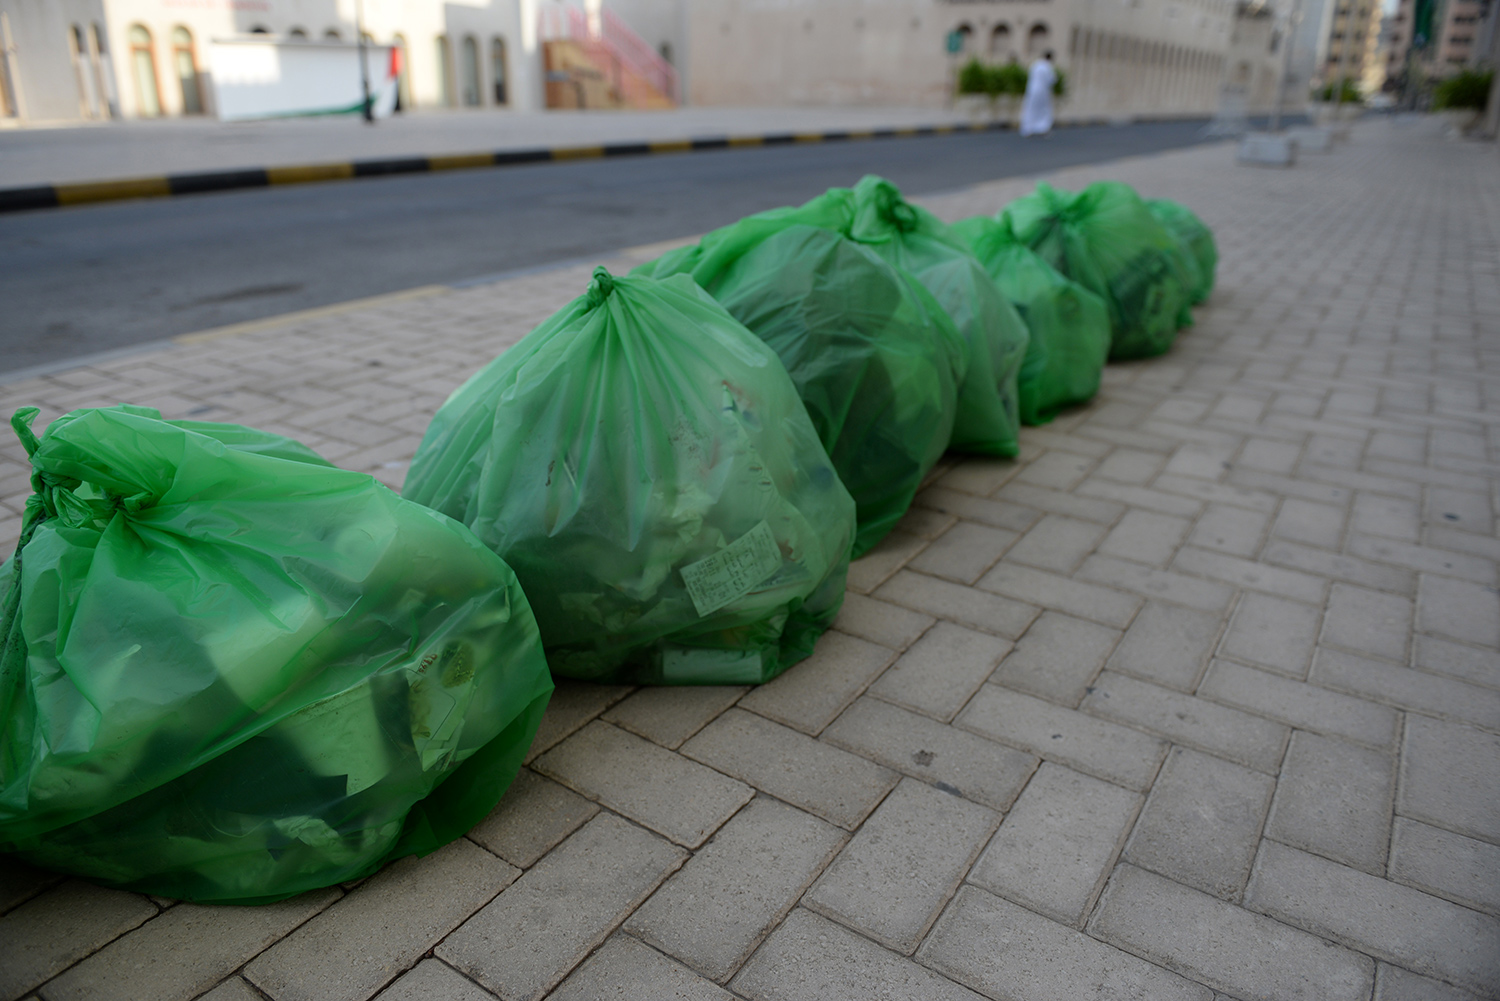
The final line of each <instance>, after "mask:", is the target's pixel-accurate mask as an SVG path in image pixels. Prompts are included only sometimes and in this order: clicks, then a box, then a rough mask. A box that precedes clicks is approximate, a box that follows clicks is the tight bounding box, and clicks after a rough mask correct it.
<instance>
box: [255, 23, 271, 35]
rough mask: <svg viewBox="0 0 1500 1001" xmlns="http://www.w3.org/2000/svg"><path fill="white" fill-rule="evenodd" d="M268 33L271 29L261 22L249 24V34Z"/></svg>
mask: <svg viewBox="0 0 1500 1001" xmlns="http://www.w3.org/2000/svg"><path fill="white" fill-rule="evenodd" d="M270 33H271V29H270V28H267V27H266V26H265V25H263V24H255V25H251V26H250V34H252V35H269V34H270Z"/></svg>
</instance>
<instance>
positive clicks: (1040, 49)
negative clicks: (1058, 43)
mask: <svg viewBox="0 0 1500 1001" xmlns="http://www.w3.org/2000/svg"><path fill="white" fill-rule="evenodd" d="M1051 35H1052V33H1051V32H1049V31H1048V30H1047V26H1046V25H1045V24H1042V23H1041V22H1037V23H1036V24H1033V25H1032V26H1031V30H1030V31H1028V32H1027V33H1026V58H1027V59H1040V58H1042V53H1044V52H1046V51H1047V46H1048V43H1049V42H1050V40H1051Z"/></svg>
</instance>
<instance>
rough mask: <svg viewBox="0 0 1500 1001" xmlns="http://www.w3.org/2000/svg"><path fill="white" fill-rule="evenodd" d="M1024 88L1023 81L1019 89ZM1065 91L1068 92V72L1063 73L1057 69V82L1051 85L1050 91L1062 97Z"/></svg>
mask: <svg viewBox="0 0 1500 1001" xmlns="http://www.w3.org/2000/svg"><path fill="white" fill-rule="evenodd" d="M1025 89H1026V85H1025V84H1024V83H1023V84H1022V85H1021V90H1022V91H1024V90H1025ZM1067 92H1068V74H1066V73H1064V72H1063V71H1062V70H1058V71H1057V82H1056V83H1054V84H1053V85H1052V93H1053V94H1055V95H1057V96H1058V97H1062V96H1063V95H1064V94H1066V93H1067Z"/></svg>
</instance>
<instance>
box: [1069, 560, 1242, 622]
mask: <svg viewBox="0 0 1500 1001" xmlns="http://www.w3.org/2000/svg"><path fill="white" fill-rule="evenodd" d="M1078 576H1079V577H1082V578H1083V579H1084V580H1091V581H1095V582H1096V583H1099V584H1110V585H1112V586H1114V587H1119V588H1124V589H1125V590H1127V591H1134V592H1136V593H1137V594H1143V595H1145V596H1146V597H1148V598H1163V599H1165V600H1167V601H1173V602H1176V603H1177V604H1179V605H1186V606H1188V607H1189V608H1196V609H1199V610H1201V611H1205V612H1222V611H1223V610H1224V609H1225V608H1227V607H1228V606H1229V602H1230V600H1231V599H1232V598H1233V597H1234V589H1233V588H1231V587H1229V586H1228V585H1226V584H1218V583H1215V582H1214V581H1207V580H1198V579H1196V578H1193V577H1186V576H1183V575H1182V574H1179V573H1173V572H1172V571H1170V570H1156V569H1153V568H1151V567H1143V566H1141V565H1139V564H1136V563H1130V562H1127V561H1125V560H1117V559H1114V558H1112V557H1109V556H1100V555H1098V554H1097V553H1096V554H1094V555H1093V556H1090V557H1089V558H1088V559H1086V560H1084V561H1083V566H1082V567H1080V568H1079V570H1078Z"/></svg>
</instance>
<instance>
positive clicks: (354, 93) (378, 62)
mask: <svg viewBox="0 0 1500 1001" xmlns="http://www.w3.org/2000/svg"><path fill="white" fill-rule="evenodd" d="M400 58H401V54H400V50H399V49H397V48H396V47H395V46H392V45H374V44H366V45H365V69H366V71H367V72H368V74H369V80H370V98H371V105H372V110H373V111H374V113H375V116H376V117H377V118H384V117H386V116H387V115H389V114H390V113H391V112H392V111H393V110H394V109H395V107H396V87H397V78H398V76H399V74H400V69H401V66H400V62H399V60H400ZM208 61H209V78H210V79H211V80H212V85H213V92H214V109H215V110H216V111H217V113H218V116H219V119H220V120H221V121H226V122H227V121H243V120H246V119H253V118H287V117H292V116H297V115H345V114H359V112H360V109H361V108H362V107H363V105H364V92H363V89H362V87H361V83H360V73H359V47H358V46H357V45H354V44H352V43H350V42H312V41H306V42H303V41H295V42H293V41H279V40H274V39H261V38H256V37H250V38H225V39H219V38H216V39H214V40H213V41H211V42H210V43H209V45H208Z"/></svg>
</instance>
